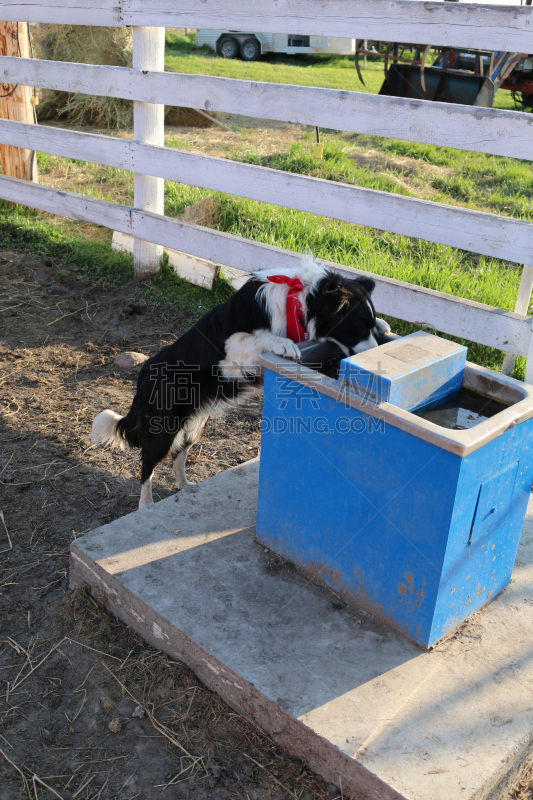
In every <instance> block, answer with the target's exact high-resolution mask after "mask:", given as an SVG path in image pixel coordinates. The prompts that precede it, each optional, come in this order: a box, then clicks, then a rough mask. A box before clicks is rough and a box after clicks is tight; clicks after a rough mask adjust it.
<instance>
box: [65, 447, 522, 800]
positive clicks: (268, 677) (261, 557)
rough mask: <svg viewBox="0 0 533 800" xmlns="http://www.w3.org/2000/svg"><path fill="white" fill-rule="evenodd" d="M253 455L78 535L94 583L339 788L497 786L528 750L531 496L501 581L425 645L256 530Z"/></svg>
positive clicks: (492, 790) (433, 792)
mask: <svg viewBox="0 0 533 800" xmlns="http://www.w3.org/2000/svg"><path fill="white" fill-rule="evenodd" d="M257 482H258V461H257V460H254V461H251V462H248V463H247V464H243V465H241V466H240V467H237V468H235V469H232V470H228V471H227V472H224V473H221V474H220V475H217V476H216V477H214V478H211V479H209V480H207V481H205V482H204V483H202V484H199V485H198V487H197V488H196V490H192V491H187V492H182V493H180V494H179V496H178V495H177V496H176V498H173V497H171V498H168V499H166V500H163V501H161V502H160V503H157V504H156V505H155V506H153V507H152V508H151V509H150V510H148V511H141V512H135V513H133V514H129V515H128V516H126V517H123V518H122V519H119V520H116V521H115V522H112V523H111V524H109V525H105V526H103V527H102V528H98V529H97V530H95V531H92V532H91V533H89V534H87V535H86V536H83V537H81V538H79V539H77V540H76V541H75V542H74V543H73V544H72V547H71V585H72V586H76V585H78V584H80V583H82V582H85V583H87V584H88V585H89V586H90V587H91V590H92V592H93V593H94V594H95V595H96V596H98V597H99V598H100V599H103V601H104V602H105V603H106V604H107V605H108V607H109V608H110V610H111V611H112V612H113V613H115V614H116V615H117V616H118V617H119V618H120V619H122V620H124V621H125V622H126V623H128V624H129V625H131V627H133V628H134V629H135V630H136V631H138V632H139V633H140V634H141V636H142V637H143V638H144V639H145V640H147V641H148V642H150V643H151V644H152V645H154V646H155V647H157V648H159V649H161V650H163V651H165V652H166V653H168V654H169V655H171V656H173V657H174V658H177V659H180V660H182V661H184V662H185V663H187V664H188V665H189V666H190V667H191V668H192V669H193V670H194V671H195V672H196V673H197V674H198V676H199V677H200V679H201V680H202V681H204V683H205V684H207V685H208V686H209V687H210V688H212V689H214V690H215V691H217V692H218V693H219V694H220V695H221V696H222V697H223V698H224V699H225V700H226V701H227V702H228V703H229V704H230V705H231V706H232V707H233V708H235V709H237V710H238V711H239V712H241V713H245V714H248V715H249V716H251V717H253V718H254V719H255V720H256V721H257V722H258V724H259V725H261V727H262V728H263V729H264V730H266V731H268V732H269V733H270V734H271V735H272V736H273V738H275V739H276V740H277V741H278V742H279V743H280V744H281V745H282V746H283V747H284V748H285V749H286V750H288V751H290V752H291V753H293V754H295V755H298V756H300V757H301V758H302V759H304V760H305V761H306V762H307V763H308V764H309V765H310V766H311V767H312V768H313V769H314V770H316V771H317V772H318V773H320V774H321V775H323V776H324V777H325V778H326V780H328V781H330V782H333V783H335V784H337V786H339V785H341V784H342V787H343V789H344V792H345V795H346V794H351V795H352V796H353V797H357V798H365V799H367V800H385V799H386V800H389V799H392V798H395V799H397V798H405V799H406V800H459V798H461V800H489V798H490V800H497V798H503V797H505V795H506V793H507V791H508V789H509V788H510V787H511V786H512V785H513V784H514V783H515V782H516V781H517V780H518V779H519V778H520V775H521V773H522V772H524V771H525V770H526V769H528V768H529V767H530V766H531V763H532V762H533V733H532V732H533V641H532V639H531V630H533V593H532V590H531V587H532V585H533V505H532V504H531V503H530V507H529V512H528V517H527V519H526V524H525V528H524V533H523V536H522V543H521V545H520V549H519V553H518V560H517V563H516V567H515V571H514V574H513V580H512V583H511V584H510V586H509V587H508V589H506V590H505V592H503V594H502V595H500V596H499V597H498V598H497V599H496V600H494V602H493V603H491V604H490V605H489V606H488V607H487V608H485V609H484V610H483V611H480V612H478V613H477V614H476V615H475V616H474V617H473V618H472V619H471V620H470V621H468V622H467V623H465V624H464V625H463V626H462V627H461V628H460V629H459V630H458V631H457V632H456V633H455V635H454V636H453V637H452V638H450V639H448V640H446V641H445V642H443V643H441V644H440V645H439V646H437V647H436V648H435V649H433V650H432V651H430V652H421V651H420V650H419V649H418V648H417V647H416V646H415V645H413V644H411V643H409V642H407V641H405V640H403V639H402V638H400V637H399V636H397V635H396V634H394V633H392V632H391V631H389V630H388V629H387V628H385V627H383V626H382V625H380V624H378V623H376V622H374V621H373V620H372V619H370V618H369V617H368V616H366V615H364V614H362V613H360V612H358V611H357V610H355V609H354V608H351V607H349V606H346V605H344V604H343V603H342V602H340V601H338V599H337V598H336V597H335V595H334V594H332V593H331V592H329V591H328V590H326V589H323V588H319V587H316V586H314V585H313V584H311V583H310V582H309V581H308V580H307V579H306V578H304V577H302V576H300V575H299V574H297V573H296V572H295V571H293V570H291V569H290V568H287V567H285V565H284V562H281V561H280V560H278V559H277V558H276V557H274V556H273V555H272V554H270V553H268V552H265V550H264V548H262V547H261V546H259V545H258V544H257V543H256V542H255V541H254V522H255V509H256V500H257Z"/></svg>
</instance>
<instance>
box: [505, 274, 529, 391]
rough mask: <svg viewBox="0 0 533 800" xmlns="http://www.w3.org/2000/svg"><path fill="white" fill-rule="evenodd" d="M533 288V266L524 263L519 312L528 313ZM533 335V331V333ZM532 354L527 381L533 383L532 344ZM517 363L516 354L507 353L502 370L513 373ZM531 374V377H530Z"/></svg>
mask: <svg viewBox="0 0 533 800" xmlns="http://www.w3.org/2000/svg"><path fill="white" fill-rule="evenodd" d="M532 289H533V267H530V266H529V265H528V264H524V266H523V268H522V277H521V279H520V286H519V287H518V296H517V298H516V304H515V307H514V310H515V311H516V313H517V314H524V316H525V315H526V314H527V311H528V308H529V301H530V300H531V290H532ZM532 336H533V333H532ZM529 349H530V354H528V359H527V364H526V382H527V383H533V359H532V358H531V356H533V348H532V346H531V345H530V348H529ZM515 363H516V356H513V355H512V354H511V353H506V354H505V357H504V359H503V365H502V372H503V374H504V375H512V374H513V371H514V367H515ZM528 375H529V378H528Z"/></svg>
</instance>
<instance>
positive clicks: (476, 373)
mask: <svg viewBox="0 0 533 800" xmlns="http://www.w3.org/2000/svg"><path fill="white" fill-rule="evenodd" d="M263 365H264V367H265V386H264V400H263V432H262V442H261V464H260V480H259V501H258V518H257V538H258V540H259V541H260V542H261V544H264V545H265V546H266V547H268V548H270V549H271V550H273V551H275V552H276V553H278V554H279V555H281V556H283V557H284V558H286V559H289V560H290V561H292V562H294V563H295V564H296V565H297V567H298V568H299V569H301V570H302V571H304V572H305V573H306V574H307V575H309V576H310V577H311V578H312V579H313V580H315V581H317V582H319V583H321V584H325V585H326V586H328V587H330V588H331V589H333V590H334V591H335V592H336V594H338V595H340V596H341V597H343V598H345V599H346V600H347V601H348V602H352V603H355V604H356V605H358V606H360V607H361V608H363V609H364V610H365V611H367V612H370V613H371V614H373V615H374V616H376V617H378V618H379V619H381V620H382V621H383V622H385V623H386V624H388V625H390V626H392V627H393V628H394V629H396V630H397V631H398V632H399V633H401V634H403V635H405V636H407V637H409V638H410V639H412V640H414V641H415V642H417V643H418V644H419V645H420V646H422V647H424V648H427V647H430V646H431V645H433V644H434V643H436V642H437V641H439V640H440V639H442V638H443V637H444V636H446V635H447V634H449V633H450V632H451V631H453V630H454V629H455V628H456V627H457V626H458V625H459V624H460V623H461V622H462V621H463V620H465V619H466V618H467V617H468V616H469V615H470V614H472V613H473V612H474V611H476V610H478V609H479V608H481V607H482V606H483V605H485V603H487V602H489V601H490V600H493V599H494V598H495V597H497V595H498V594H499V593H500V592H501V591H503V589H505V587H506V586H507V585H508V583H509V581H510V579H511V573H512V569H513V564H514V560H515V555H516V550H517V547H518V542H519V539H520V533H521V530H522V523H523V517H524V515H525V512H526V506H527V501H528V498H529V493H530V490H531V485H532V482H533V452H532V442H533V419H532V417H533V387H530V386H527V385H525V384H522V383H520V382H519V381H516V380H513V379H512V378H508V377H506V376H503V375H501V374H499V373H495V372H492V371H490V370H487V369H484V368H482V367H479V366H476V365H474V364H468V363H466V365H465V349H464V348H462V347H461V346H458V345H455V344H454V343H452V342H449V341H447V340H444V339H441V338H439V337H436V336H432V335H431V334H426V333H419V334H415V335H411V336H408V337H404V338H403V339H398V340H396V341H395V342H390V343H388V344H385V345H383V346H381V347H379V348H374V349H373V350H369V351H366V352H365V353H362V354H359V355H357V356H353V357H351V358H348V359H344V360H343V361H342V362H341V369H340V373H339V379H334V378H330V377H326V376H324V375H321V374H320V373H319V372H317V371H315V370H313V369H310V368H308V367H305V366H302V365H301V364H295V363H294V362H290V361H287V360H285V359H283V358H280V357H279V356H274V355H268V356H265V357H264V358H263ZM465 398H466V399H465Z"/></svg>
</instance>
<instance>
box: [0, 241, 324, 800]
mask: <svg viewBox="0 0 533 800" xmlns="http://www.w3.org/2000/svg"><path fill="white" fill-rule="evenodd" d="M61 266H62V265H61V264H57V263H54V262H53V261H50V260H47V261H46V262H45V261H43V259H40V258H38V257H36V256H30V255H28V254H25V253H20V252H17V253H13V252H2V251H0V411H1V421H0V509H1V512H2V514H1V515H0V556H1V558H0V800H14V798H19V797H25V796H27V797H28V798H32V800H43V799H44V798H53V797H56V798H58V797H59V798H62V799H63V800H68V799H69V798H72V800H74V799H75V798H76V800H89V798H91V800H106V798H113V799H114V800H133V798H141V799H142V800H152V798H154V799H157V798H181V797H183V798H191V800H195V799H196V798H198V799H199V798H217V800H226V798H227V799H228V800H229V798H243V800H244V799H245V798H246V799H247V800H263V798H265V799H267V798H271V799H272V800H276V799H277V798H285V797H295V798H298V800H307V799H308V798H319V799H322V798H324V800H325V798H333V797H336V796H339V797H340V794H339V793H338V792H337V790H336V789H335V787H333V786H327V785H326V784H325V783H324V782H323V781H321V780H320V779H319V778H317V777H316V776H315V775H313V774H312V773H311V772H310V771H309V770H308V769H307V768H306V767H304V766H303V765H302V763H301V762H299V761H298V760H296V759H291V758H289V757H287V756H285V755H284V754H283V753H281V751H280V750H279V749H278V748H277V747H276V746H275V745H274V744H273V743H272V741H271V740H270V739H269V738H268V737H267V736H266V735H265V734H264V733H262V732H261V731H260V730H259V729H258V728H257V727H255V726H254V725H253V724H252V723H251V722H250V721H249V720H247V719H245V718H244V717H242V716H240V715H238V714H236V713H235V712H233V711H231V709H229V708H228V707H227V706H226V705H225V704H224V703H223V702H222V701H221V700H219V699H218V697H217V696H216V695H214V694H213V693H212V692H210V691H209V690H207V689H206V688H205V687H203V686H202V685H201V684H200V682H199V681H198V680H197V679H196V678H195V676H194V675H193V674H192V673H191V671H190V670H189V669H187V668H186V667H185V666H183V665H181V664H179V663H175V662H173V661H171V660H170V659H169V658H167V657H166V656H163V655H161V654H160V653H158V652H157V651H155V650H153V649H151V648H150V647H148V646H146V645H144V644H143V642H142V641H141V640H140V639H139V638H138V637H137V636H136V635H135V634H134V633H133V632H132V631H130V630H129V629H128V628H126V627H125V626H124V625H122V624H121V623H119V622H118V621H117V620H116V619H114V618H113V617H112V616H110V615H109V614H108V613H107V612H106V611H105V610H104V609H103V608H101V607H99V606H98V605H97V603H96V602H95V601H94V600H93V599H92V598H91V597H90V596H89V595H87V594H84V593H78V594H72V593H71V592H69V590H68V583H67V576H68V551H69V545H70V542H71V541H72V540H73V539H74V538H76V537H77V536H80V535H81V534H83V533H84V532H86V531H88V530H91V529H92V528H95V527H97V526H98V525H101V524H103V523H106V522H109V521H111V520H113V519H115V518H117V517H120V516H122V515H124V514H126V513H128V512H130V511H132V510H134V509H135V508H136V506H137V503H138V496H139V482H138V477H137V475H138V456H137V454H136V453H135V452H133V453H132V452H125V453H121V452H119V451H111V450H104V449H102V448H96V447H93V446H91V445H90V442H89V431H90V425H91V422H92V420H93V418H94V416H95V415H96V413H97V412H98V411H100V410H101V409H103V408H108V407H109V408H112V409H114V410H116V411H122V412H125V411H126V409H127V408H128V406H129V403H130V402H131V398H132V396H133V387H134V383H135V378H136V372H135V371H131V372H124V371H121V370H119V369H117V368H116V367H115V366H114V364H113V358H114V356H115V354H117V353H119V352H122V351H124V350H136V351H141V352H144V353H147V354H152V353H154V352H155V351H157V350H158V349H159V347H160V346H161V345H163V344H165V343H168V342H170V341H172V340H173V339H174V338H175V337H177V336H178V335H179V334H180V333H182V332H183V330H184V329H185V328H186V327H187V324H188V323H189V322H190V319H187V318H186V316H185V315H184V314H183V313H182V310H181V309H180V308H179V307H177V306H174V307H172V308H171V309H169V310H168V311H167V312H165V313H163V314H162V312H161V309H155V308H153V307H151V306H150V305H149V304H145V303H142V302H135V303H131V302H128V300H127V297H128V296H129V295H131V287H126V289H125V288H124V287H123V288H122V289H120V290H118V289H111V290H110V289H107V290H105V291H104V290H103V289H102V288H100V287H98V286H96V285H92V284H91V283H82V282H79V281H75V280H74V279H73V278H69V277H65V276H67V275H68V274H69V271H68V269H62V268H61ZM128 293H129V294H128ZM260 408H261V407H260V400H258V399H256V400H252V401H250V403H249V404H248V405H247V406H245V407H243V408H242V409H241V410H239V411H238V412H231V413H230V414H229V415H228V416H227V417H226V418H225V420H224V421H223V422H217V423H216V425H215V424H213V423H210V424H209V426H208V429H207V431H206V433H205V435H204V437H203V439H202V441H201V443H200V444H199V445H197V446H196V448H195V452H193V453H192V455H191V458H190V465H189V467H188V476H189V478H190V479H191V480H195V481H200V480H203V479H204V478H207V477H209V476H211V475H214V474H216V473H218V472H220V471H221V470H224V469H227V468H228V467H230V466H234V465H236V464H239V463H241V462H243V461H246V460H248V459H249V458H252V457H254V456H255V455H256V454H257V450H258V445H259V425H260ZM154 489H155V493H154V496H155V499H156V500H158V499H160V498H163V497H166V496H168V495H169V494H171V493H173V492H174V491H175V490H174V487H173V483H172V480H171V465H170V462H168V463H167V462H165V463H164V464H163V465H162V466H161V467H160V468H159V470H158V471H157V473H156V476H155V483H154Z"/></svg>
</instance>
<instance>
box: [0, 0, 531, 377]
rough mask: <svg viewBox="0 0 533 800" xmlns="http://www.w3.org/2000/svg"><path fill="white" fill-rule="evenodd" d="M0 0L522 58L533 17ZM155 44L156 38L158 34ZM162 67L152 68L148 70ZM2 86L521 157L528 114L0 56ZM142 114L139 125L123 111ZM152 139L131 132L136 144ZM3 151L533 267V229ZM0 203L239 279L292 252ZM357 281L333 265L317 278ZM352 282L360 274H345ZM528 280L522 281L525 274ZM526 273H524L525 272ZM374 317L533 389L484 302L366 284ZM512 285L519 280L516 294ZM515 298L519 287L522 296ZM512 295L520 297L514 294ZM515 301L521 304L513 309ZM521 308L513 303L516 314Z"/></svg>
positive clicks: (250, 168)
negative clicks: (435, 336) (485, 356)
mask: <svg viewBox="0 0 533 800" xmlns="http://www.w3.org/2000/svg"><path fill="white" fill-rule="evenodd" d="M73 3H74V0H51V2H49V0H32V2H31V4H28V5H26V4H22V3H8V2H3V0H0V18H1V19H5V20H16V21H20V20H21V19H22V20H24V21H30V22H55V23H59V24H67V23H68V24H82V25H111V26H124V25H133V26H136V29H137V30H140V28H139V26H143V27H144V26H153V27H156V28H157V27H159V28H161V27H164V26H168V25H177V26H187V27H212V28H229V29H233V30H238V29H244V30H257V31H266V32H289V31H291V30H297V31H298V32H299V33H302V34H307V33H309V34H314V33H320V34H322V35H330V36H335V35H340V36H350V35H351V36H355V37H357V38H375V39H389V40H396V41H405V40H407V41H418V42H426V41H427V42H431V43H435V44H440V45H446V44H448V45H453V46H456V47H478V48H486V49H494V50H508V51H524V52H533V9H532V8H531V7H527V6H525V7H516V6H503V7H498V6H478V5H475V6H467V5H462V4H456V3H442V2H437V3H431V2H430V3H421V2H417V1H416V0H404V1H398V0H328V2H327V3H324V2H322V0H261V2H259V1H258V0H250V2H249V3H247V4H246V6H244V5H243V3H242V0H224V2H222V0H205V1H204V2H202V3H197V4H191V3H190V2H189V0H187V2H185V0H150V2H148V3H147V2H146V0H142V2H141V0H85V2H84V3H83V5H82V4H79V5H78V6H74V5H73ZM154 35H155V34H154ZM159 69H161V68H160V67H159ZM0 76H1V77H2V82H3V83H4V84H6V83H7V84H15V83H19V84H22V85H31V86H34V85H37V86H40V87H43V88H50V89H57V90H63V91H69V92H81V93H90V94H99V95H105V96H111V97H119V98H125V99H130V100H133V101H136V102H135V108H136V109H139V107H140V106H143V105H146V104H154V105H157V106H162V105H165V104H166V105H180V106H188V107H194V108H200V109H205V110H206V111H226V112H230V113H242V111H243V109H246V113H247V115H249V116H252V117H254V116H255V117H260V118H265V117H266V118H270V119H276V120H281V121H287V122H298V123H302V124H307V125H319V126H321V127H328V128H336V129H338V130H343V131H353V132H357V133H364V134H367V135H376V136H390V137H394V138H399V139H405V140H407V141H414V142H422V143H428V144H435V145H441V146H449V147H455V148H458V149H462V150H472V151H477V152H482V153H492V154H495V155H501V156H511V157H516V158H523V159H529V160H533V136H532V133H533V115H531V114H523V113H517V112H507V111H498V110H495V109H480V108H470V107H466V106H451V105H446V104H442V103H429V102H427V101H424V100H420V101H414V100H406V99H400V98H389V97H381V96H379V97H378V96H372V95H367V94H361V93H357V92H345V91H336V90H330V89H318V88H312V87H302V86H285V85H277V84H269V83H259V82H252V81H242V80H232V79H225V78H217V77H210V76H200V75H184V74H172V73H164V72H161V71H153V68H152V69H148V70H145V69H128V68H121V67H108V66H98V65H96V66H93V65H86V64H69V63H57V62H49V61H38V60H29V59H22V58H7V57H2V58H0ZM135 113H136V115H137V117H138V112H137V111H136V112H135ZM149 134H150V131H148V132H147V133H146V136H144V135H143V137H142V138H143V139H144V141H145V142H148V141H157V139H150V138H149ZM0 142H2V143H5V144H15V145H18V146H22V147H27V148H30V149H35V150H39V151H43V152H48V153H52V154H56V155H60V156H68V157H71V158H79V159H83V160H88V161H94V162H95V163H101V164H107V165H111V166H115V167H119V168H123V169H128V170H132V171H133V172H134V174H135V175H136V183H137V181H138V180H143V176H150V177H147V178H145V179H146V180H154V179H155V180H159V181H160V180H161V178H163V177H165V178H169V179H171V180H176V181H180V182H184V183H189V184H191V185H196V186H200V187H203V188H206V189H212V190H216V191H222V192H228V193H230V194H235V195H239V196H242V197H247V198H251V199H253V200H259V201H264V202H269V203H274V204H276V205H282V206H285V207H289V208H294V209H298V210H301V211H304V212H309V213H313V214H320V215H323V216H328V217H334V218H337V219H341V220H344V221H347V222H352V223H356V224H362V225H368V226H370V227H375V228H381V229H384V230H389V231H392V232H394V233H401V234H404V235H408V236H414V237H418V238H423V239H426V240H428V241H433V242H438V243H441V244H445V245H450V246H453V247H459V248H461V249H465V250H471V251H474V252H477V253H482V254H484V255H487V256H494V257H497V258H504V259H506V260H509V261H515V262H517V263H520V264H530V263H531V261H532V257H531V256H532V246H533V225H531V224H530V223H528V222H525V221H522V220H514V219H510V218H507V217H500V216H497V215H493V214H486V213H482V212H477V211H471V210H469V209H465V208H461V207H458V206H448V205H444V204H440V203H432V202H428V201H423V200H419V199H416V198H412V197H407V196H403V195H399V194H395V193H387V192H379V191H375V190H371V189H364V188H362V187H358V186H352V185H347V184H340V183H335V182H332V181H324V180H320V179H317V178H312V177H307V176H302V175H295V174H291V173H286V172H282V171H279V170H272V169H267V168H264V167H257V166H254V165H250V164H242V163H238V162H232V161H227V160H224V159H217V158H212V157H209V156H204V155H196V154H191V153H184V152H181V151H177V150H175V149H165V148H163V147H161V146H156V145H153V144H149V143H141V142H139V141H129V140H124V139H117V138H114V137H109V136H97V135H93V134H82V133H78V132H74V131H67V130H63V129H59V128H49V127H44V126H38V127H36V126H31V125H24V124H21V123H14V122H9V121H7V120H2V121H0ZM0 197H2V198H4V199H5V200H10V201H13V202H16V203H21V204H22V205H28V206H33V207H35V208H39V209H41V210H43V211H47V212H50V213H53V214H59V215H62V216H65V217H68V218H71V219H78V220H83V221H86V222H90V223H94V224H97V225H102V226H105V227H108V228H112V229H114V230H116V231H119V232H121V233H125V234H130V235H132V236H133V237H134V238H135V239H136V240H137V241H139V240H143V241H145V242H147V243H152V244H157V245H162V246H165V247H167V248H171V249H173V250H179V251H181V252H184V253H188V254H190V255H192V256H196V257H198V258H203V259H207V260H212V261H215V262H216V263H219V264H223V265H225V266H229V267H235V268H237V269H240V270H243V271H245V272H246V271H248V272H249V271H253V270H254V269H257V268H259V267H261V268H269V267H275V268H276V269H279V270H283V269H285V268H287V267H288V266H293V265H296V264H298V263H299V260H300V255H299V254H297V253H292V252H290V251H287V250H283V249H280V248H276V247H272V246H268V245H264V244H260V243H258V242H254V241H251V240H247V239H244V238H240V237H237V236H232V235H229V234H225V233H222V232H220V231H215V230H210V229H207V228H202V227H200V226H196V225H190V224H186V223H184V222H181V221H179V220H173V219H169V218H166V217H164V216H162V215H160V214H157V213H153V212H151V211H149V210H146V205H145V207H144V210H143V209H140V208H129V207H125V206H120V205H118V204H115V203H108V202H104V201H101V200H96V199H94V198H88V197H84V196H82V195H75V194H71V193H68V192H62V191H59V190H57V189H52V188H49V187H44V186H36V185H34V184H31V183H26V182H24V181H19V180H15V179H11V178H6V177H3V176H0ZM329 266H333V267H334V268H336V269H339V270H340V271H344V272H348V274H353V272H354V271H353V270H351V269H349V268H347V267H344V266H343V265H338V264H337V265H331V264H330V265H329ZM356 272H358V271H357V270H356ZM525 274H526V273H524V275H525ZM528 274H529V273H528ZM373 277H374V278H375V280H376V282H377V287H376V292H375V300H376V306H377V308H378V310H379V311H380V313H384V314H389V315H391V316H394V317H398V318H400V319H405V320H408V321H410V322H414V323H417V324H421V325H428V326H429V327H434V328H436V329H438V330H441V331H443V332H445V333H449V334H452V335H456V336H461V337H463V338H465V339H469V340H471V341H475V342H479V343H481V344H486V345H489V346H492V347H496V348H498V349H501V350H504V351H506V352H507V353H508V354H513V355H516V354H517V355H522V356H526V357H527V356H528V355H529V354H531V356H532V357H531V358H528V366H527V371H526V379H528V380H530V381H531V380H533V336H532V333H531V319H530V318H528V317H527V316H525V315H523V314H519V313H514V312H511V311H504V310H502V309H496V308H492V307H489V306H485V305H483V304H480V303H475V302H472V301H468V300H464V299H460V298H456V297H452V296H449V295H445V294H442V293H440V292H435V291H432V290H429V289H424V288H422V287H418V286H413V285H410V284H407V283H403V282H401V281H395V280H392V279H390V278H386V277H383V276H378V275H373ZM522 283H523V284H524V287H525V286H526V283H527V281H524V280H523V281H522ZM526 288H527V287H526ZM524 292H525V289H524V291H523V292H522V294H524ZM523 299H524V298H523V297H522V300H523ZM523 305H524V303H522V306H523Z"/></svg>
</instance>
